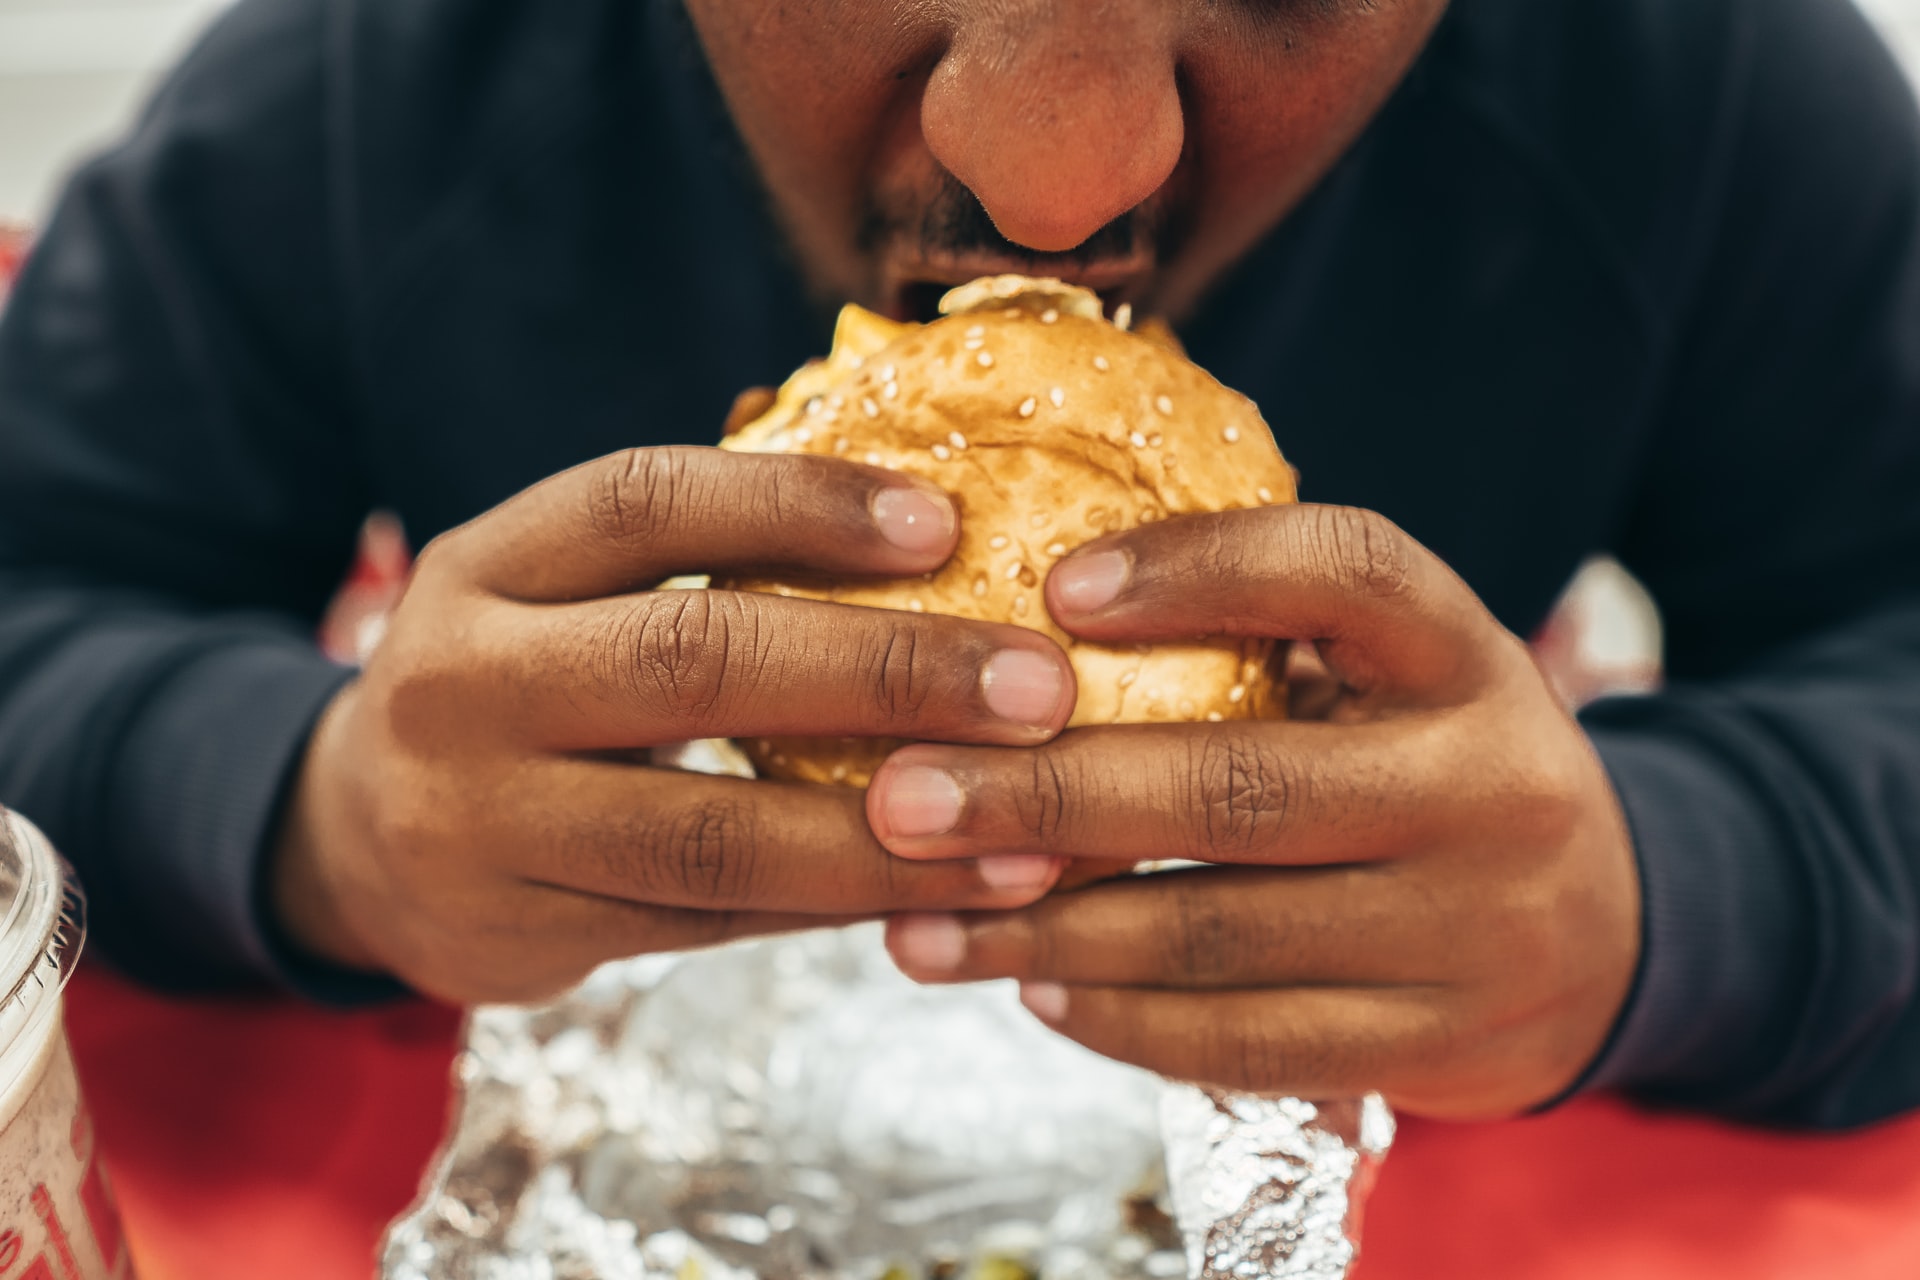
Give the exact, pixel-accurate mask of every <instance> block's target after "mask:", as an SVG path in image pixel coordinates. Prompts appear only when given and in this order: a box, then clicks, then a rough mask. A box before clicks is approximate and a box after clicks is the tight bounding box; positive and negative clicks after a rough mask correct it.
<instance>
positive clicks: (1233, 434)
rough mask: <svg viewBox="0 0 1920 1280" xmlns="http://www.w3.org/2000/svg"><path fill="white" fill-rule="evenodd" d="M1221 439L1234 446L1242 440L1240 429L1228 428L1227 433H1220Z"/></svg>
mask: <svg viewBox="0 0 1920 1280" xmlns="http://www.w3.org/2000/svg"><path fill="white" fill-rule="evenodd" d="M1220 438H1221V439H1223V440H1225V441H1226V442H1227V443H1228V444H1234V443H1236V442H1238V441H1239V439H1240V428H1238V427H1228V428H1227V429H1226V430H1225V431H1222V432H1221V433H1220Z"/></svg>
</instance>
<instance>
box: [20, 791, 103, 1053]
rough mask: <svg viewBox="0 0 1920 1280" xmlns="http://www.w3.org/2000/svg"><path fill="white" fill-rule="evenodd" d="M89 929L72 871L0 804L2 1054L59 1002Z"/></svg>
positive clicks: (34, 831)
mask: <svg viewBox="0 0 1920 1280" xmlns="http://www.w3.org/2000/svg"><path fill="white" fill-rule="evenodd" d="M86 932H87V924H86V901H85V899H84V898H82V897H81V895H80V889H79V886H78V885H77V884H76V883H75V882H74V878H73V872H72V870H71V868H69V867H68V866H67V864H66V863H65V862H64V861H62V860H61V858H60V855H59V854H57V853H55V852H54V851H53V846H52V845H50V844H48V843H47V839H46V837H45V836H43V835H41V834H40V831H39V829H38V828H37V827H35V826H34V825H33V824H32V823H30V822H28V821H27V820H26V819H25V818H23V817H21V816H20V815H19V814H17V813H13V812H10V811H9V810H7V809H4V808H0V1055H5V1054H6V1053H7V1051H8V1050H9V1049H10V1048H11V1047H12V1046H13V1045H14V1042H15V1041H16V1040H18V1039H19V1038H20V1036H21V1035H22V1033H23V1032H26V1031H28V1030H29V1029H30V1028H34V1027H37V1026H39V1025H40V1024H41V1023H42V1022H43V1021H44V1020H45V1017H46V1015H47V1014H48V1013H50V1012H51V1011H52V1009H53V1008H54V1007H55V1006H56V1005H57V1004H58V1002H59V999H60V991H61V988H63V987H65V986H66V984H67V979H68V978H70V977H71V976H73V969H74V966H75V965H76V964H78V963H79V960H80V947H81V944H82V943H83V942H84V941H85V939H86Z"/></svg>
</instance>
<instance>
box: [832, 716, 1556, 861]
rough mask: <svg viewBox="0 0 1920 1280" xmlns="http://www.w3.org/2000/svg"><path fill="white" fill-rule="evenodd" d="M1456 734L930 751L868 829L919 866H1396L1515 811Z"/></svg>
mask: <svg viewBox="0 0 1920 1280" xmlns="http://www.w3.org/2000/svg"><path fill="white" fill-rule="evenodd" d="M1444 731H1445V726H1444V724H1442V723H1440V722H1439V721H1438V719H1437V718H1436V720H1435V721H1434V722H1429V721H1427V720H1425V719H1414V718H1400V719H1395V720H1392V721H1386V722H1379V723H1369V724H1361V725H1351V726H1346V725H1327V724H1293V723H1285V722H1261V721H1245V722H1239V723H1227V724H1214V725H1117V726H1111V727H1104V728H1095V729H1074V730H1069V731H1068V732H1066V733H1064V734H1062V735H1061V736H1060V737H1058V738H1057V739H1055V740H1054V741H1052V742H1049V743H1045V744H1043V745H1041V746H1038V747H1034V748H1031V749H1026V750H1008V749H995V748H983V747H956V746H945V745H937V744H932V743H920V744H915V745H913V746H909V747H905V748H902V749H901V750H899V751H897V752H895V753H894V754H893V755H892V756H890V757H888V759H887V761H886V763H885V764H883V765H881V767H880V769H879V770H878V771H877V772H876V773H875V774H874V778H873V785H872V786H871V787H870V788H869V789H868V792H867V816H868V820H869V822H870V823H871V824H872V827H873V830H874V833H875V834H876V835H877V836H878V837H879V838H880V840H881V842H882V843H883V844H885V845H886V847H887V848H888V849H889V850H891V851H892V852H894V853H896V854H898V855H900V856H901V857H903V858H914V859H925V858H977V857H981V856H983V855H987V854H996V853H1024V854H1046V855H1048V856H1052V857H1061V858H1094V859H1106V860H1111V861H1118V862H1143V861H1154V860H1159V859H1170V858H1187V859H1192V860H1195V861H1200V862H1228V863H1252V864H1262V865H1276V864H1286V865H1292V866H1304V865H1310V864H1320V863H1351V862H1362V861H1369V860H1374V859H1386V858H1394V857H1400V856H1405V855H1406V854H1408V853H1409V852H1410V851H1414V850H1418V849H1420V848H1423V847H1426V846H1428V845H1430V844H1432V843H1435V842H1437V841H1438V840H1439V839H1440V838H1441V836H1442V835H1444V834H1445V833H1447V832H1450V831H1452V830H1454V829H1456V828H1459V827H1461V826H1463V825H1464V824H1465V823H1466V822H1468V821H1470V820H1471V819H1472V817H1473V816H1474V814H1475V813H1476V811H1477V810H1479V811H1484V806H1485V805H1486V804H1488V803H1495V804H1497V803H1499V797H1498V796H1497V795H1486V796H1483V795H1481V794H1479V792H1480V791H1482V790H1485V791H1488V792H1492V790H1493V788H1494V787H1495V786H1497V785H1498V779H1497V778H1496V777H1494V776H1493V774H1494V771H1493V770H1491V769H1489V770H1487V771H1486V773H1487V774H1488V775H1489V776H1488V777H1487V778H1485V779H1483V778H1482V777H1481V776H1480V775H1478V774H1476V775H1473V776H1471V777H1469V778H1467V779H1462V778H1460V777H1459V776H1457V770H1455V769H1453V768H1452V767H1451V765H1452V755H1453V753H1452V751H1451V750H1450V749H1449V748H1448V746H1447V744H1446V742H1445V740H1444V738H1443V736H1442V735H1443V733H1444ZM1510 807H1511V806H1510ZM1518 820H1520V819H1519V818H1518V817H1517V818H1516V821H1518Z"/></svg>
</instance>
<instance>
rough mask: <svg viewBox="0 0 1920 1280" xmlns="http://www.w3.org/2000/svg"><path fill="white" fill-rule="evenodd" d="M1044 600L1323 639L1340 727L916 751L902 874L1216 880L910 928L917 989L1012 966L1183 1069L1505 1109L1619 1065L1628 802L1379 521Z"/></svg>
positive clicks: (1074, 1022) (1629, 901) (1214, 545)
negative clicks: (986, 861) (1614, 1048)
mask: <svg viewBox="0 0 1920 1280" xmlns="http://www.w3.org/2000/svg"><path fill="white" fill-rule="evenodd" d="M1047 600H1048V607H1049V608H1050V609H1051V611H1052V612H1053V615H1054V617H1055V618H1057V619H1058V620H1059V621H1060V624H1061V625H1062V626H1063V627H1065V628H1066V629H1067V630H1069V631H1071V632H1073V633H1075V634H1076V635H1079V636H1081V637H1083V638H1086V639H1089V640H1095V641H1100V642H1103V643H1116V644H1125V643H1135V642H1156V641H1161V642H1166V641H1178V640H1185V639H1192V638H1193V637H1195V636H1196V635H1201V634H1205V635H1236V636H1263V637H1274V638H1280V639H1291V640H1311V641H1313V642H1314V643H1315V647H1316V650H1317V653H1318V654H1319V656H1320V658H1321V659H1322V660H1323V661H1324V662H1325V664H1326V666H1327V668H1328V669H1329V671H1330V672H1331V674H1332V676H1333V678H1334V679H1335V681H1337V685H1336V693H1335V696H1334V697H1332V698H1331V700H1330V701H1329V703H1328V704H1327V706H1326V707H1325V708H1324V709H1323V710H1324V715H1325V718H1324V719H1319V720H1313V721H1299V720H1292V721H1284V722H1283V721H1245V722H1238V723H1217V724H1198V725H1132V726H1116V727H1111V728H1090V729H1080V730H1074V731H1070V732H1068V733H1066V734H1063V735H1062V736H1060V737H1059V738H1058V739H1056V740H1055V741H1053V742H1051V743H1049V744H1048V745H1046V746H1043V747H1039V748H1036V749H1031V750H1028V749H1018V748H997V747H958V746H944V745H935V744H921V745H916V746H912V747H908V748H905V749H903V750H901V751H899V752H897V753H896V754H895V755H894V756H893V757H892V758H891V759H890V760H889V761H888V762H887V764H886V765H885V766H884V767H883V768H882V769H881V771H880V772H879V774H878V775H877V776H876V777H875V779H874V782H873V786H872V789H871V790H870V792H869V795H868V817H869V820H870V821H871V823H872V825H873V828H874V831H875V832H876V834H878V835H879V837H880V839H881V840H882V842H883V843H884V844H886V846H887V847H888V848H889V849H890V850H892V851H893V852H894V853H895V854H897V855H899V856H902V857H906V858H914V859H928V858H976V857H980V856H983V855H988V854H993V855H1008V854H1014V855H1019V854H1027V855H1031V856H1034V857H1036V858H1048V859H1066V858H1076V859H1078V858H1090V859H1105V860H1108V861H1109V862H1111V863H1113V864H1114V866H1115V869H1116V870H1119V869H1122V868H1124V867H1125V866H1126V865H1128V864H1131V863H1134V862H1137V861H1146V860H1156V859H1192V860H1196V861H1201V862H1206V863H1214V864H1225V865H1223V866H1208V867H1205V868H1198V869H1191V870H1183V871H1174V872H1167V873H1163V874H1157V875H1147V876H1132V877H1124V878H1121V879H1117V880H1111V881H1107V882H1105V883H1101V884H1098V885H1095V886H1093V887H1090V888H1087V889H1083V890H1080V891H1078V892H1071V893H1061V894H1056V895H1054V896H1053V897H1051V898H1048V899H1046V900H1044V901H1042V902H1040V903H1038V904H1037V905H1035V906H1032V907H1028V908H1025V909H1023V910H1019V911H1009V912H1000V913H990V914H975V915H913V916H903V917H899V918H896V919H895V920H894V921H893V922H892V924H891V926H890V928H889V931H888V944H889V946H890V948H891V949H892V952H893V955H894V957H895V959H896V961H897V962H898V963H899V964H900V966H901V967H902V968H903V969H904V970H905V971H906V972H907V973H908V974H909V975H911V976H912V977H914V978H917V979H920V980H922V981H929V982H966V981H974V980H978V979H984V978H1002V977H1011V978H1017V979H1019V980H1020V981H1021V983H1022V993H1023V998H1024V999H1025V1000H1026V1002H1027V1005H1028V1007H1029V1008H1031V1009H1032V1010H1033V1011H1034V1012H1035V1013H1036V1014H1038V1015H1039V1016H1040V1017H1042V1018H1043V1019H1045V1020H1046V1021H1047V1022H1049V1023H1050V1024H1052V1025H1053V1026H1055V1027H1056V1028H1058V1029H1059V1030H1060V1031H1062V1032H1064V1033H1065V1034H1066V1035H1068V1036H1071V1037H1072V1038H1073V1039H1075V1040H1078V1041H1080V1042H1081V1043H1082V1044H1085V1045H1087V1046H1088V1047H1090V1048H1092V1049H1095V1050H1097V1051H1099V1052H1101V1053H1104V1054H1107V1055H1109V1056H1112V1057H1115V1058H1120V1059H1123V1060H1125V1061H1128V1062H1133V1063H1137V1064H1139V1065H1141V1066H1144V1067H1148V1068H1151V1069H1153V1070H1155V1071H1159V1072H1162V1073H1164V1074H1166V1075H1169V1076H1173V1077H1176V1078H1180V1079H1187V1080H1195V1081H1201V1082H1205V1083H1209V1084H1215V1085H1221V1086H1226V1087H1229V1088H1235V1089H1247V1090H1255V1091H1259V1092H1263V1093H1286V1094H1296V1095H1303V1096H1307V1097H1342V1096H1352V1095H1356V1094H1358V1093H1361V1092H1364V1091H1368V1090H1379V1091H1381V1092H1383V1093H1385V1094H1386V1095H1387V1097H1388V1099H1389V1100H1390V1101H1392V1102H1393V1103H1394V1104H1395V1105H1397V1106H1398V1107H1400V1108H1402V1109H1405V1110H1407V1111H1410V1112H1416V1113H1422V1114H1427V1115H1438V1116H1452V1117H1481V1116H1496V1115H1509V1114H1512V1113H1514V1112H1517V1111H1521V1110H1524V1109H1526V1108H1528V1107H1531V1106H1535V1105H1538V1104H1539V1103H1542V1102H1545V1101H1547V1100H1550V1099H1552V1098H1553V1097H1555V1096H1556V1095H1558V1094H1560V1093H1561V1092H1563V1091H1564V1090H1565V1089H1566V1088H1567V1087H1568V1086H1569V1085H1571V1084H1572V1083H1573V1082H1574V1081H1575V1080H1576V1079H1577V1078H1578V1077H1579V1075H1580V1074H1581V1072H1582V1071H1583V1069H1584V1068H1585V1067H1586V1066H1587V1064H1588V1063H1589V1061H1590V1060H1591V1059H1592V1058H1593V1057H1594V1055H1595V1054H1596V1053H1598V1052H1599V1050H1600V1048H1601V1046H1602V1044H1603V1043H1604V1041H1605V1039H1606V1036H1607V1034H1608V1031H1609V1029H1610V1027H1611V1026H1612V1024H1613V1021H1614V1019H1615V1017H1616V1016H1617V1015H1618V1012H1619V1010H1620V1007H1621V1005H1622V1003H1623V1001H1624V1000H1625V998H1626V994H1627V990H1628V987H1629V986H1630V984H1631V982H1632V977H1633V973H1634V969H1635V965H1636V963H1637V960H1638V955H1639V947H1640V937H1639V884H1638V878H1637V873H1636V870H1635V864H1634V857H1633V850H1632V845H1631V840H1630V837H1629V835H1628V833H1627V829H1626V823H1625V820H1624V818H1623V817H1622V814H1621V810H1620V805H1619V802H1618V800H1617V799H1616V797H1615V796H1614V793H1613V789H1612V786H1611V784H1610V783H1609V781H1608V779H1607V775H1606V772H1605V770H1604V769H1603V768H1602V766H1601V764H1600V761H1599V760H1598V758H1597V757H1596V756H1595V755H1594V753H1593V750H1592V748H1591V746H1590V745H1589V744H1588V742H1587V740H1586V737H1585V735H1584V734H1583V733H1582V732H1581V730H1580V728H1579V726H1578V724H1577V723H1576V722H1575V721H1574V720H1573V718H1572V717H1571V716H1570V715H1569V714H1568V713H1567V711H1566V710H1565V709H1564V708H1563V707H1562V706H1561V705H1560V703H1559V702H1558V700H1557V699H1556V698H1555V696H1554V694H1553V692H1552V691H1551V689H1550V688H1549V687H1548V685H1547V682H1546V680H1545V679H1544V678H1543V677H1542V675H1541V673H1540V672H1539V670H1538V669H1537V668H1536V666H1535V665H1534V663H1533V661H1532V659H1531V657H1530V655H1529V654H1528V652H1527V649H1526V646H1525V645H1524V644H1523V643H1522V642H1521V641H1520V640H1519V639H1518V638H1517V637H1515V636H1514V635H1513V634H1512V633H1511V632H1509V631H1507V630H1506V629H1505V628H1503V627H1502V626H1501V625H1500V624H1499V623H1498V622H1497V621H1495V620H1494V618H1493V617H1492V616H1491V615H1490V614H1489V613H1488V612H1487V611H1486V609H1485V607H1484V606H1483V605H1482V604H1481V603H1480V601H1479V600H1478V599H1477V598H1476V597H1475V596H1474V594H1473V593H1472V591H1470V590H1469V589H1468V588H1467V586H1466V584H1465V583H1463V582H1462V581H1461V580H1460V579H1459V578H1458V577H1456V576H1455V575H1454V574H1453V573H1452V572H1451V571H1450V570H1448V569H1447V568H1446V567H1445V566H1444V565H1443V564H1441V562H1440V561H1439V560H1438V559H1437V558H1436V557H1435V556H1434V555H1433V554H1432V553H1431V552H1429V551H1427V550H1426V549H1425V548H1424V547H1421V546H1420V545H1419V544H1418V543H1416V542H1415V541H1414V540H1413V539H1411V538H1409V537H1408V536H1407V535H1406V534H1405V533H1403V532H1402V531H1401V530H1400V529H1398V528H1396V527H1395V526H1394V525H1392V524H1391V523H1389V522H1388V521H1387V520H1385V519H1383V518H1381V517H1379V516H1377V515H1375V514H1373V513H1371V512H1367V511H1360V510H1356V509H1353V508H1344V507H1328V506H1285V507H1269V508H1262V509H1259V510H1253V511H1236V512H1228V513H1224V514H1220V515H1210V516H1196V517H1190V518H1185V519H1179V520H1172V521H1168V522H1165V523H1162V524H1155V525H1148V526H1144V527H1142V528H1139V529H1136V530H1133V531H1131V532H1128V533H1124V534H1118V535H1114V536H1112V537H1109V538H1104V539H1101V540H1100V541H1098V542H1095V543H1091V544H1089V545H1088V546H1086V547H1085V548H1082V549H1081V550H1079V551H1077V552H1076V553H1075V554H1074V555H1072V556H1069V557H1068V558H1066V559H1065V560H1062V561H1061V562H1060V564H1059V565H1057V566H1056V567H1055V569H1054V571H1053V574H1052V576H1051V577H1050V578H1049V581H1048V588H1047Z"/></svg>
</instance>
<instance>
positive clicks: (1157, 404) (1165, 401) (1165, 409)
mask: <svg viewBox="0 0 1920 1280" xmlns="http://www.w3.org/2000/svg"><path fill="white" fill-rule="evenodd" d="M1153 407H1154V408H1156V409H1158V410H1159V411H1160V412H1162V413H1172V412H1173V397H1172V396H1155V397H1154V398H1153Z"/></svg>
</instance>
